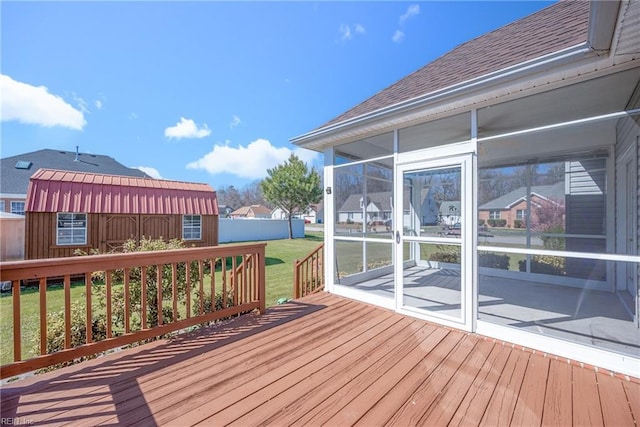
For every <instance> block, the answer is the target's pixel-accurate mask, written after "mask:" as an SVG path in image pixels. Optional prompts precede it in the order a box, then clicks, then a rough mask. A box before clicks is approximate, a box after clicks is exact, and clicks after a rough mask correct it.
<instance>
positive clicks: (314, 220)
mask: <svg viewBox="0 0 640 427" xmlns="http://www.w3.org/2000/svg"><path fill="white" fill-rule="evenodd" d="M300 218H301V219H304V221H305V222H307V223H310V224H322V223H323V222H324V221H323V220H324V204H323V203H314V204H311V205H309V206H308V207H307V209H306V210H305V211H304V212H303V213H302V215H301V216H300Z"/></svg>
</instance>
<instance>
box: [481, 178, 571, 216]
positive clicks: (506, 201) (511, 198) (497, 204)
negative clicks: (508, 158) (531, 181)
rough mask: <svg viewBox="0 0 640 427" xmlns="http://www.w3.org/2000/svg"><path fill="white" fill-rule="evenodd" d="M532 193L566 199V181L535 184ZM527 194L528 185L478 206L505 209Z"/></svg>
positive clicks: (548, 197)
mask: <svg viewBox="0 0 640 427" xmlns="http://www.w3.org/2000/svg"><path fill="white" fill-rule="evenodd" d="M531 194H532V195H534V194H536V195H538V196H542V197H544V198H546V199H550V200H564V196H565V194H564V182H562V181H561V182H557V183H555V184H550V185H534V186H532V187H531ZM526 196H527V187H520V188H517V189H515V190H513V191H511V192H509V193H507V194H505V195H503V196H500V197H497V198H495V199H493V200H489V201H488V202H487V203H484V204H483V205H481V206H478V209H480V210H488V209H492V210H504V209H509V208H510V207H511V205H513V203H514V202H516V201H518V200H521V199H522V200H524V199H525V198H526Z"/></svg>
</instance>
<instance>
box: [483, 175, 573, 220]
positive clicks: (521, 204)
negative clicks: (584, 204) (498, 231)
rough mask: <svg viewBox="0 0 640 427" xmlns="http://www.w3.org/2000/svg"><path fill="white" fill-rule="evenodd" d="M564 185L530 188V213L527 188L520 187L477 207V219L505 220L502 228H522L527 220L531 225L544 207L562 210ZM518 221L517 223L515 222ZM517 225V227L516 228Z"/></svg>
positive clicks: (562, 183)
mask: <svg viewBox="0 0 640 427" xmlns="http://www.w3.org/2000/svg"><path fill="white" fill-rule="evenodd" d="M564 193H565V184H564V181H563V182H558V183H556V184H551V185H536V186H532V187H531V188H530V195H531V196H530V203H531V207H532V209H531V211H530V212H529V211H528V209H527V205H528V203H529V202H528V201H527V187H520V188H518V189H516V190H513V191H511V192H509V193H507V194H505V195H504V196H500V197H498V198H496V199H493V200H491V201H489V202H487V203H484V204H482V205H480V206H478V219H480V220H483V221H484V222H485V223H487V221H488V220H490V219H491V220H501V219H502V220H505V225H504V227H508V228H522V227H523V225H524V224H525V223H526V221H527V219H529V221H530V222H531V223H532V224H536V223H537V221H538V218H537V212H538V210H539V209H544V208H545V207H550V208H554V207H561V208H564V204H565V203H564V198H565V194H564ZM516 221H518V222H516ZM517 225H518V227H517Z"/></svg>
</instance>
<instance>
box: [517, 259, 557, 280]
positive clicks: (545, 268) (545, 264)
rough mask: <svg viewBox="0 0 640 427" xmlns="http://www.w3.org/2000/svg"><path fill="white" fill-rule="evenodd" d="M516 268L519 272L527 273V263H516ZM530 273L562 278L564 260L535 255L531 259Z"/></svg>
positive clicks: (523, 261) (524, 261)
mask: <svg viewBox="0 0 640 427" xmlns="http://www.w3.org/2000/svg"><path fill="white" fill-rule="evenodd" d="M518 268H519V270H520V271H527V261H526V260H521V261H518ZM531 272H532V273H538V274H550V275H552V276H564V275H566V260H565V258H560V257H554V256H548V255H535V256H533V257H532V258H531Z"/></svg>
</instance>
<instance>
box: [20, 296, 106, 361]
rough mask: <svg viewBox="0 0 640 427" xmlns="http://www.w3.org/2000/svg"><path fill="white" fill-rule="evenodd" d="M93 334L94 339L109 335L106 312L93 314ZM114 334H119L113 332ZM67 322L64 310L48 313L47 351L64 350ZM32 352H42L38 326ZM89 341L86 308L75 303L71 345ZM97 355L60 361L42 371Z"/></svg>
mask: <svg viewBox="0 0 640 427" xmlns="http://www.w3.org/2000/svg"><path fill="white" fill-rule="evenodd" d="M91 334H92V335H91V336H92V339H93V341H99V340H103V339H105V338H106V337H107V319H106V316H105V315H104V314H95V313H94V315H93V322H92V323H91ZM113 335H114V336H115V335H118V334H117V333H115V332H114V333H113ZM64 340H65V323H64V310H61V311H58V312H53V313H49V314H47V337H46V346H47V353H53V352H56V351H60V350H64ZM32 342H33V343H34V345H33V347H32V350H31V352H32V354H40V329H39V328H38V329H37V330H36V331H35V333H34V335H33V337H32ZM86 342H87V326H86V309H85V305H84V304H83V303H74V304H73V305H72V307H71V347H77V346H79V345H82V344H85V343H86ZM94 357H96V356H95V355H90V356H85V357H82V358H80V359H78V360H76V361H69V362H64V363H59V364H57V365H53V366H49V367H47V368H43V369H42V371H50V370H54V369H57V368H61V367H63V366H68V365H72V364H74V363H76V362H79V361H82V360H89V359H92V358H94Z"/></svg>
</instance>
